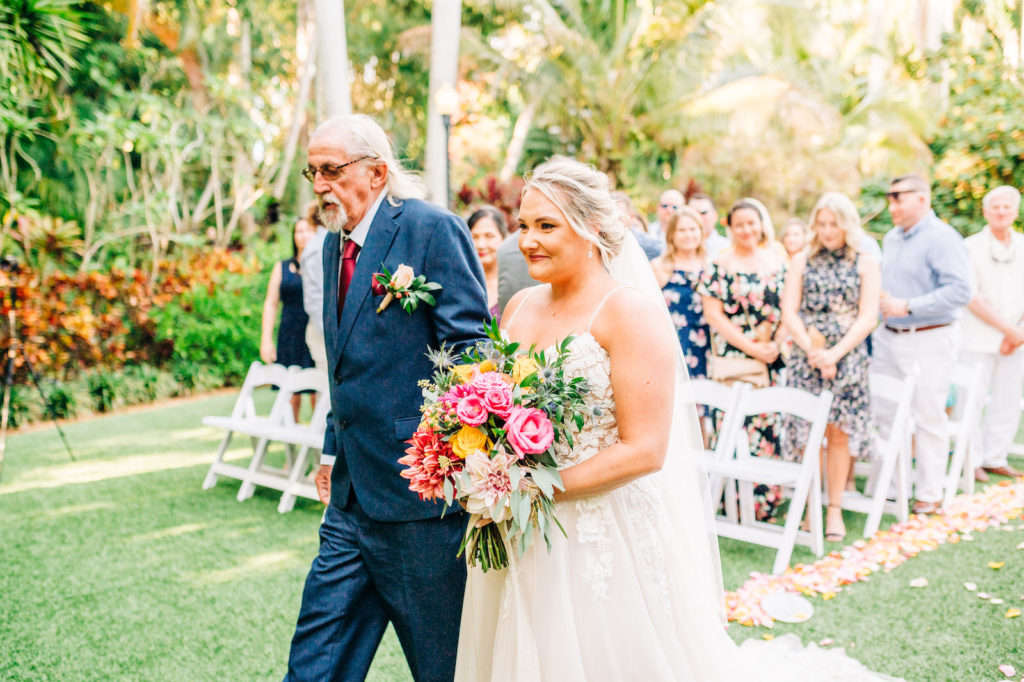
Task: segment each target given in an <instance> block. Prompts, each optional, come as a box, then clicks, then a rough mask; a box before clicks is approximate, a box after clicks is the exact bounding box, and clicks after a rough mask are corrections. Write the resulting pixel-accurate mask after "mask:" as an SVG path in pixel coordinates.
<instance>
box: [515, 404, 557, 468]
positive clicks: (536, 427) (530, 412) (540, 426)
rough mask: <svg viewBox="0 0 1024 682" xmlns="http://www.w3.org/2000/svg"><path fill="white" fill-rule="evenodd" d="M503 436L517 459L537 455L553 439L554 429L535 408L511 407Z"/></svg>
mask: <svg viewBox="0 0 1024 682" xmlns="http://www.w3.org/2000/svg"><path fill="white" fill-rule="evenodd" d="M505 435H506V437H507V438H508V444H509V445H511V446H512V449H513V450H515V452H516V454H517V455H519V459H523V458H524V457H526V456H527V455H539V454H540V453H542V452H544V451H545V450H547V449H548V448H549V447H550V446H551V443H552V441H554V439H555V429H554V427H553V426H551V422H550V421H549V420H548V417H547V415H546V414H544V412H543V411H541V410H538V409H537V408H535V407H513V408H512V413H511V414H509V416H508V419H507V420H506V421H505Z"/></svg>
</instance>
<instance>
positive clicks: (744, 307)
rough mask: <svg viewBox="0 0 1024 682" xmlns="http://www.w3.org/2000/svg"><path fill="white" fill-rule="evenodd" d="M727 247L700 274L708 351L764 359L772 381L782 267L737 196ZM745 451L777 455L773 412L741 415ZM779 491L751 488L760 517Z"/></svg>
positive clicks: (755, 216) (776, 502)
mask: <svg viewBox="0 0 1024 682" xmlns="http://www.w3.org/2000/svg"><path fill="white" fill-rule="evenodd" d="M728 222H729V228H730V232H731V234H732V247H731V248H729V249H727V250H725V251H723V252H722V253H721V254H719V256H718V258H717V259H716V260H715V263H714V265H712V267H711V269H710V270H709V271H707V272H705V274H704V277H703V278H702V279H701V283H700V288H699V291H700V293H701V295H702V296H703V302H704V316H705V317H706V319H707V321H708V324H709V325H710V327H711V329H712V330H713V331H714V332H715V336H714V344H715V346H716V347H714V348H711V349H710V352H712V353H715V354H717V355H723V356H733V357H749V358H754V359H756V360H760V361H762V362H764V363H765V364H766V365H768V377H769V383H770V384H771V385H775V384H777V383H778V380H779V371H780V370H781V369H782V368H783V367H784V364H783V362H782V358H781V356H780V354H779V343H778V342H777V338H779V336H780V327H781V322H782V310H781V305H782V284H783V281H784V277H785V268H784V266H783V264H782V260H781V259H780V257H779V256H778V254H777V252H776V251H775V249H768V248H762V247H761V246H760V245H759V244H758V241H759V240H760V239H761V237H762V235H763V232H764V225H763V223H762V221H761V212H760V210H759V209H758V208H757V206H754V205H753V204H749V203H747V202H745V201H741V202H739V203H737V204H735V205H734V206H733V207H732V209H730V211H729V216H728ZM745 427H746V430H747V437H748V439H749V441H750V454H752V455H754V456H756V457H771V458H772V459H780V458H782V456H783V452H782V449H781V448H780V447H779V432H780V420H779V418H778V415H755V416H753V417H749V418H747V420H746V423H745ZM781 503H782V494H781V492H780V490H779V488H778V486H767V485H763V484H762V485H758V486H756V487H755V488H754V511H755V514H756V516H757V518H758V520H761V521H775V520H776V519H777V518H778V515H779V509H780V505H781Z"/></svg>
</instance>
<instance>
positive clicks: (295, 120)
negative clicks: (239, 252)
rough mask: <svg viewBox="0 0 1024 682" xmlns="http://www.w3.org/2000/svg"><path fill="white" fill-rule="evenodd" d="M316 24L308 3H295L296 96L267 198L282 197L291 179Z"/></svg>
mask: <svg viewBox="0 0 1024 682" xmlns="http://www.w3.org/2000/svg"><path fill="white" fill-rule="evenodd" d="M316 36H317V30H316V22H314V21H313V17H312V13H311V12H310V11H309V6H308V0H299V3H298V21H297V25H296V30H295V58H296V60H297V61H298V65H297V70H298V73H299V94H298V96H297V97H296V99H295V108H294V109H292V121H291V125H289V127H288V137H287V138H286V139H285V142H284V156H283V157H282V158H281V167H280V168H278V170H277V177H276V178H275V179H274V187H273V189H272V190H271V196H272V197H274V198H275V199H277V200H278V201H280V200H281V198H282V197H284V193H285V190H286V189H287V188H288V181H289V180H291V169H292V163H293V162H294V161H295V152H296V149H297V147H298V144H299V136H300V135H301V133H302V128H303V126H304V125H305V124H306V107H307V106H308V105H309V91H310V89H311V86H312V84H313V73H314V68H313V60H312V59H311V56H312V54H313V50H312V46H313V44H314V42H313V41H315V40H316Z"/></svg>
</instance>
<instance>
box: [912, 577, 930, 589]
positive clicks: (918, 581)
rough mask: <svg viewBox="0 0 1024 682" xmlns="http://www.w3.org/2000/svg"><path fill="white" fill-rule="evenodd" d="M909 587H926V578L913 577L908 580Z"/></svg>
mask: <svg viewBox="0 0 1024 682" xmlns="http://www.w3.org/2000/svg"><path fill="white" fill-rule="evenodd" d="M910 586H911V587H928V578H914V579H913V580H911V581H910Z"/></svg>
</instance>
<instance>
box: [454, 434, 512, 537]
mask: <svg viewBox="0 0 1024 682" xmlns="http://www.w3.org/2000/svg"><path fill="white" fill-rule="evenodd" d="M513 461H515V460H514V458H512V457H510V456H509V455H508V454H506V453H505V451H504V449H499V450H498V452H496V453H495V454H494V455H492V456H490V457H488V456H487V454H486V453H484V452H480V451H479V450H477V451H476V452H474V453H473V454H471V455H470V456H469V457H467V458H466V472H467V473H468V474H469V486H468V487H467V488H465V489H464V490H462V491H460V492H462V493H465V494H466V495H468V497H467V498H466V500H465V502H466V511H468V512H469V513H470V514H481V515H483V516H488V517H490V518H491V519H492V520H493V521H495V522H497V523H500V522H501V521H504V520H505V519H507V518H509V517H510V516H511V514H512V512H511V509H510V508H509V505H508V495H509V494H510V493H511V492H512V479H511V478H510V477H509V472H508V468H509V465H511V464H512V462H513ZM502 500H504V504H502V505H501V506H500V507H497V505H498V503H499V502H501V501H502Z"/></svg>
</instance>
